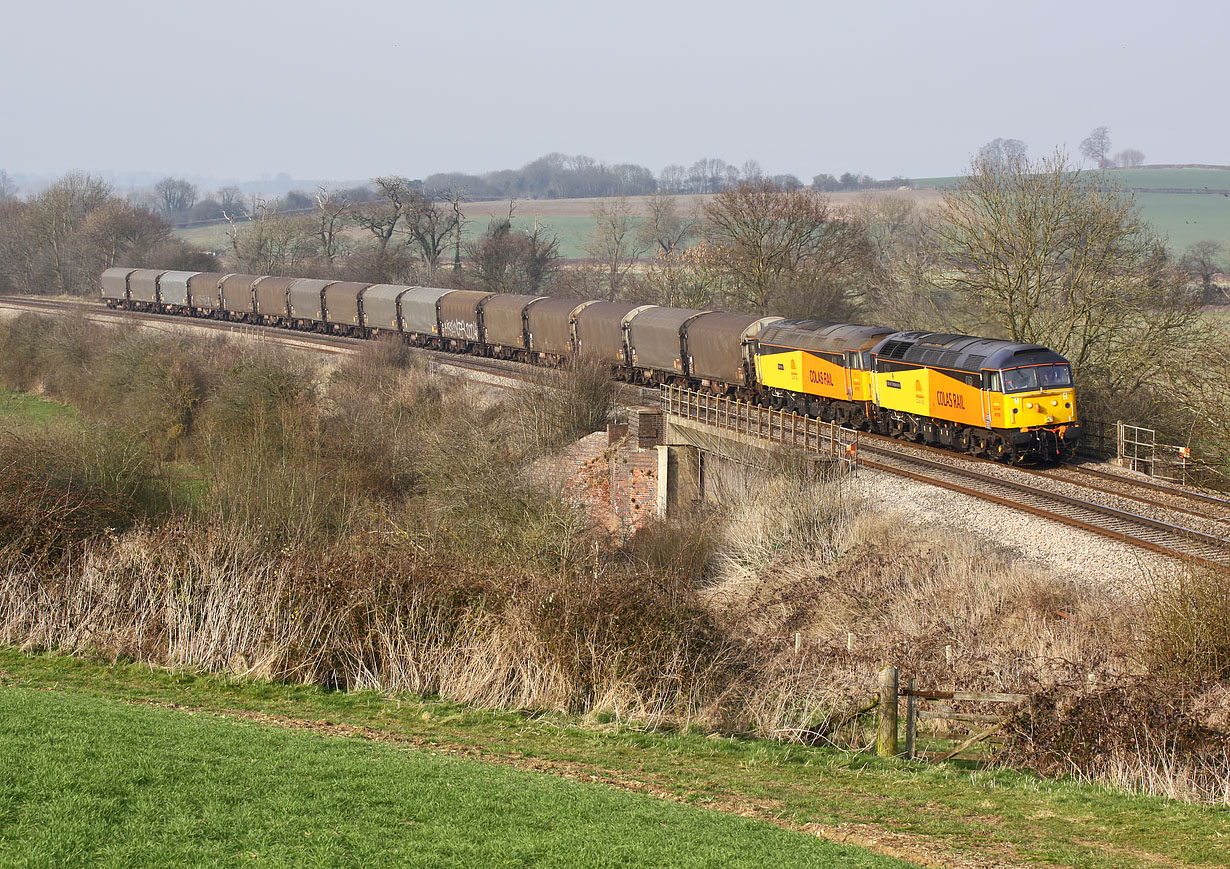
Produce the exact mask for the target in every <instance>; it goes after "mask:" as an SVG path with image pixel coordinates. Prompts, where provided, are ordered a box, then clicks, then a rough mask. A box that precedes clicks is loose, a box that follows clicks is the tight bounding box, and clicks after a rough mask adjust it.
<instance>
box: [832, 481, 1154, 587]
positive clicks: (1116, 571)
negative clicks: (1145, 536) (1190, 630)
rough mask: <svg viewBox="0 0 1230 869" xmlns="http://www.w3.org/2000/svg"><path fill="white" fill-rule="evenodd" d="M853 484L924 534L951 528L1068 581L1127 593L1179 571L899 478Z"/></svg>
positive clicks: (1124, 548)
mask: <svg viewBox="0 0 1230 869" xmlns="http://www.w3.org/2000/svg"><path fill="white" fill-rule="evenodd" d="M849 485H851V486H852V487H853V488H852V490H851V492H852V494H854V495H855V496H858V497H862V498H863V499H864V500H865V503H867V504H870V505H879V507H880V508H882V509H885V510H888V511H895V512H899V513H900V514H901V515H902V517H903V518H904V519H905V520H906V521H908V522H909V523H910V524H911V525H913V526H914V527H915V528H916V529H917V531H918V532H919V533H922V534H926V533H927V529H929V528H945V529H951V530H953V531H956V532H957V533H960V534H963V535H972V536H974V537H976V538H979V539H982V540H985V541H986V542H987V546H988V549H993V548H1001V549H1006V550H1009V551H1011V552H1014V553H1016V555H1017V557H1018V558H1019V559H1020V560H1022V561H1025V562H1029V563H1032V564H1033V565H1036V566H1037V567H1039V568H1042V569H1044V570H1048V571H1053V572H1055V573H1057V574H1059V575H1060V576H1064V577H1072V578H1080V579H1085V580H1087V581H1088V580H1092V581H1096V582H1099V583H1105V584H1109V585H1112V586H1114V587H1116V588H1127V587H1131V586H1134V585H1137V584H1138V583H1140V582H1141V581H1142V580H1145V579H1147V578H1148V577H1150V576H1157V575H1164V574H1170V573H1171V572H1173V571H1174V570H1175V569H1177V566H1178V565H1177V563H1176V562H1175V561H1174V560H1173V559H1170V558H1166V557H1164V556H1161V555H1158V554H1156V553H1153V552H1150V551H1148V550H1146V549H1141V548H1139V547H1136V546H1130V545H1128V544H1126V543H1120V542H1118V541H1116V540H1112V539H1110V538H1108V537H1103V536H1102V535H1100V534H1093V533H1091V532H1088V531H1082V530H1080V529H1078V528H1073V527H1071V526H1069V525H1064V524H1063V523H1061V522H1056V521H1054V520H1051V519H1043V518H1041V517H1038V516H1032V515H1029V514H1027V513H1023V512H1021V511H1019V510H1013V509H1012V508H1010V507H1002V506H1000V505H998V504H991V503H989V502H987V501H983V500H982V499H980V498H973V497H971V496H969V495H962V494H960V493H959V492H952V491H949V490H946V489H941V488H939V487H936V486H932V485H928V484H926V483H921V482H918V481H915V480H909V479H905V478H902V477H898V476H896V475H894V474H887V473H884V472H881V471H874V470H871V469H868V468H862V469H859V470H858V471H856V472H855V474H854V475H853V478H852V479H851V480H850V482H849Z"/></svg>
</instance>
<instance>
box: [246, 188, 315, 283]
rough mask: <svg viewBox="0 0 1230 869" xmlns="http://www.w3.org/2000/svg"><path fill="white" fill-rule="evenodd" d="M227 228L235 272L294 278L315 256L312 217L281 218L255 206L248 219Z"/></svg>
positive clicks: (261, 205) (273, 210)
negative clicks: (301, 265)
mask: <svg viewBox="0 0 1230 869" xmlns="http://www.w3.org/2000/svg"><path fill="white" fill-rule="evenodd" d="M227 220H228V223H229V224H230V226H229V228H228V230H227V235H228V236H229V238H230V243H231V253H232V255H233V258H234V260H235V265H236V267H237V268H239V269H241V270H243V271H245V272H251V273H253V274H259V275H278V274H281V275H288V274H294V273H295V270H296V268H297V267H298V266H299V265H300V264H301V263H303V262H306V261H309V260H311V259H313V258H314V257H315V256H316V253H317V245H316V241H317V235H316V232H317V226H316V217H315V215H312V214H297V215H288V214H282V213H281V212H279V211H278V210H277V209H276V208H274V207H271V206H268V205H266V204H265V203H264V202H259V201H258V202H257V203H256V205H255V207H254V208H253V209H252V217H251V219H250V220H247V221H242V222H241V221H239V220H237V219H235V218H234V217H228V218H227Z"/></svg>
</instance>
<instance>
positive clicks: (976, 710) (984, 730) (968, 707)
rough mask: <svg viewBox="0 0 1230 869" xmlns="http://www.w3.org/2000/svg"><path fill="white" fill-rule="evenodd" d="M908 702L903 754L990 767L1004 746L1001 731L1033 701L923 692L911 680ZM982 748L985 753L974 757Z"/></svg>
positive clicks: (999, 695)
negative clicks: (977, 763)
mask: <svg viewBox="0 0 1230 869" xmlns="http://www.w3.org/2000/svg"><path fill="white" fill-rule="evenodd" d="M901 696H902V697H904V698H905V701H906V707H905V755H906V757H909V758H911V759H913V758H916V757H917V758H924V759H928V760H971V761H977V762H980V763H988V762H990V761H993V760H994V759H995V755H996V754H997V753H998V751H1000V750H1001V749H1002V747H1003V745H1004V743H1005V742H1006V737H1004V735H1003V734H1002V733H1001V732H1000V731H1001V730H1002V728H1003V726H1004V724H1006V723H1007V722H1008V720H1009V719H1011V718H1012V716H1013V715H1014V714H1015V713H1016V711H1017V710H1018V709H1019V708H1020V707H1021V706H1022V705H1023V704H1026V703H1028V702H1029V695H1028V694H1002V693H994V692H977V691H924V690H921V689H916V688H914V680H913V679H911V680H910V681H909V682H908V683H907V685H906V687H905V688H903V689H902V690H901ZM976 745H977V746H979V747H980V748H981V749H982V751H983V753H982V754H978V753H971V752H970V749H972V748H973V747H974V746H976Z"/></svg>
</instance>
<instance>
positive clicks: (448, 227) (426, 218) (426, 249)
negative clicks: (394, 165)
mask: <svg viewBox="0 0 1230 869" xmlns="http://www.w3.org/2000/svg"><path fill="white" fill-rule="evenodd" d="M446 203H447V204H446ZM459 219H460V218H459V210H458V207H457V203H451V202H448V201H447V200H446V201H445V202H437V201H436V200H435V199H433V198H431V197H430V196H427V195H426V194H424V193H422V192H421V191H417V190H415V191H411V196H410V198H409V201H408V202H407V203H406V219H405V230H404V231H405V233H406V234H407V236H409V243H410V245H411V246H412V247H414V248H415V249H416V251H417V254H418V256H419V258H420V259H421V260H422V262H423V267H424V269H426V271H427V274H428V275H429V276H430V275H434V274H435V271H436V269H437V268H439V266H440V258H441V257H442V256H444V251H445V249H446V248H448V246H449V245H450V244H453V243H455V241H456V230H457V228H458V227H457V221H458V220H459Z"/></svg>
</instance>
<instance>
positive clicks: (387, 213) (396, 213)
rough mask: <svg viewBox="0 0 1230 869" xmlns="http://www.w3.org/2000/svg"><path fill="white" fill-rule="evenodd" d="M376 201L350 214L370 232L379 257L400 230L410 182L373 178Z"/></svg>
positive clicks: (398, 178)
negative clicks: (376, 193)
mask: <svg viewBox="0 0 1230 869" xmlns="http://www.w3.org/2000/svg"><path fill="white" fill-rule="evenodd" d="M372 183H374V184H375V185H376V189H377V192H378V196H379V199H378V200H377V201H375V202H370V203H358V204H356V205H355V206H354V209H353V211H352V212H351V213H352V215H353V217H354V221H355V223H357V224H358V225H359V226H360V227H362V228H363V229H365V230H367V231H368V232H369V233H371V235H372V238H374V239H375V240H376V246H377V248H378V250H379V252H380V253H381V254H382V255H383V254H384V253H385V252H386V251H387V250H388V247H389V242H390V241H392V239H393V236H394V235H395V234H396V233H397V230H398V229H400V228H401V224H402V221H403V219H404V218H405V216H406V211H407V209H408V208H409V207H410V205H411V203H412V202H413V200H414V197H415V194H414V192H413V191H412V190H411V183H410V181H409V180H408V179H406V178H403V177H401V176H400V175H386V176H382V177H380V178H376V179H374V180H373V182H372Z"/></svg>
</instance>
